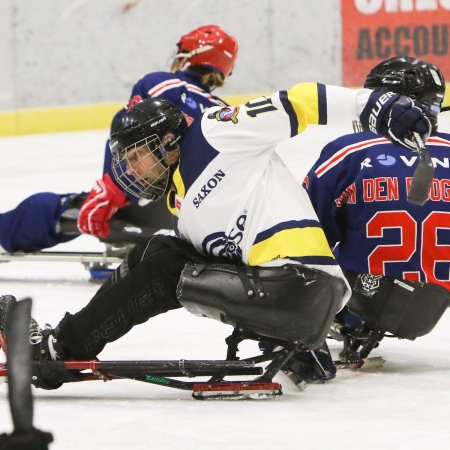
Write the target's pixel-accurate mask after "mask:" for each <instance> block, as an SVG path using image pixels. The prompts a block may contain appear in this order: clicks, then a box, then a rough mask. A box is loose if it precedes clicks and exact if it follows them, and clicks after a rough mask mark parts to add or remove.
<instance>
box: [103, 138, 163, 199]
mask: <svg viewBox="0 0 450 450" xmlns="http://www.w3.org/2000/svg"><path fill="white" fill-rule="evenodd" d="M165 156H167V152H166V150H165V148H164V146H163V145H162V143H161V140H160V139H159V137H158V136H157V135H156V134H153V135H151V136H149V137H148V138H145V139H142V140H141V141H139V142H136V143H134V144H131V145H129V146H128V147H126V148H125V149H123V151H121V152H117V153H115V154H114V156H113V161H112V171H113V173H114V177H115V178H116V180H117V182H118V183H119V184H120V185H121V186H122V188H123V189H125V190H126V191H127V192H129V193H130V194H132V195H134V196H137V197H141V198H145V199H148V200H152V201H156V200H159V199H160V198H161V197H162V196H163V195H164V194H165V193H166V191H167V189H168V187H169V182H170V167H169V166H168V165H167V164H166V163H165V162H164V157H165Z"/></svg>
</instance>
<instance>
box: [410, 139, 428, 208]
mask: <svg viewBox="0 0 450 450" xmlns="http://www.w3.org/2000/svg"><path fill="white" fill-rule="evenodd" d="M413 140H414V143H415V144H416V147H417V153H418V154H419V164H418V165H417V168H416V170H415V172H414V175H413V179H412V181H411V187H410V189H409V192H408V196H407V200H408V202H409V203H411V204H413V205H419V206H422V205H424V204H425V202H426V201H427V197H428V194H429V192H430V187H431V183H432V182H433V177H434V167H433V162H432V161H431V156H430V153H429V152H428V150H427V148H426V147H425V144H424V143H423V141H422V138H421V137H420V135H419V133H416V132H414V134H413Z"/></svg>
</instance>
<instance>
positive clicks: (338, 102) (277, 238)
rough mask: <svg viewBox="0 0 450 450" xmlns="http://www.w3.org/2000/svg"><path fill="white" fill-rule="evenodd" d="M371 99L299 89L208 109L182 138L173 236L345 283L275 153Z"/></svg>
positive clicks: (348, 116)
mask: <svg viewBox="0 0 450 450" xmlns="http://www.w3.org/2000/svg"><path fill="white" fill-rule="evenodd" d="M370 93H371V91H368V90H359V91H358V90H356V91H355V90H350V89H345V88H340V87H335V86H325V85H321V84H316V83H301V84H299V85H296V86H294V87H293V88H292V89H290V90H288V91H280V92H276V93H275V94H273V95H272V96H269V97H261V98H258V99H255V100H253V101H250V102H248V103H246V104H245V105H239V106H237V107H226V108H210V109H209V110H207V111H206V112H205V114H204V115H203V117H202V120H201V123H197V124H196V123H194V124H193V126H192V127H191V129H190V130H189V132H188V134H187V136H186V137H185V138H184V139H185V142H183V144H184V145H183V149H182V151H181V156H180V164H179V167H178V169H177V171H176V172H175V174H174V185H175V187H176V195H172V196H169V199H171V200H169V203H170V206H171V210H172V212H173V214H175V215H176V216H177V217H178V221H177V232H178V234H179V236H180V237H181V238H184V239H186V240H188V241H189V242H191V243H192V244H193V245H194V246H195V247H196V248H197V250H198V251H200V252H202V253H205V254H209V255H215V256H222V257H228V258H231V259H233V258H239V259H240V260H242V261H243V262H244V263H245V264H249V265H258V266H279V265H282V264H286V263H287V262H291V263H293V262H296V263H301V264H304V265H307V266H309V267H313V268H317V269H320V270H323V271H325V272H328V273H330V274H332V275H334V276H338V277H340V278H342V279H344V276H343V274H342V271H341V269H340V268H339V266H338V265H337V263H336V261H335V259H334V257H333V254H332V252H331V250H330V248H329V245H328V243H327V240H326V238H325V235H324V233H323V231H322V228H321V226H320V224H319V221H318V219H317V216H316V214H315V212H314V209H313V207H312V205H311V202H310V200H309V198H308V195H307V194H306V192H305V191H304V189H303V188H302V187H301V186H300V184H299V183H298V182H297V181H296V179H295V177H294V176H293V174H292V172H291V171H290V169H289V168H288V167H287V166H286V164H285V163H284V161H283V160H282V159H281V158H280V157H279V156H278V155H277V153H276V152H275V150H276V146H277V145H278V144H279V143H280V142H281V141H283V140H285V139H288V138H290V137H293V136H295V135H297V134H299V133H301V132H303V131H304V129H305V128H306V127H307V125H308V124H323V125H326V124H327V123H332V122H337V121H343V120H349V121H351V120H355V119H357V118H358V117H359V114H360V112H361V110H362V108H363V107H364V105H365V104H366V101H367V99H368V97H369V95H370ZM306 150H307V149H301V148H299V149H298V151H306Z"/></svg>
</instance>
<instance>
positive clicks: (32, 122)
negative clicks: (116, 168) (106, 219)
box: [0, 83, 450, 137]
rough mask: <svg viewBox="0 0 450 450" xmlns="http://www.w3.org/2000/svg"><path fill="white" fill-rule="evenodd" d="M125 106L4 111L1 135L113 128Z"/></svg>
mask: <svg viewBox="0 0 450 450" xmlns="http://www.w3.org/2000/svg"><path fill="white" fill-rule="evenodd" d="M447 86H448V83H447ZM262 95H267V93H266V94H239V95H224V96H222V98H223V100H225V101H226V102H227V103H229V104H230V105H238V104H241V103H246V102H247V101H249V100H252V99H254V98H258V97H261V96H262ZM123 105H124V103H123V102H120V103H119V102H117V103H100V104H95V105H76V106H59V107H48V108H29V109H18V110H14V111H0V137H1V136H19V135H24V134H37V133H55V132H60V131H82V130H98V129H105V128H109V127H110V125H111V120H112V118H113V117H114V115H115V114H116V113H117V111H119V110H120V109H121V108H122V107H123ZM443 106H450V95H447V96H446V99H445V101H444V105H443Z"/></svg>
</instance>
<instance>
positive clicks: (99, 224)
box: [78, 173, 130, 238]
mask: <svg viewBox="0 0 450 450" xmlns="http://www.w3.org/2000/svg"><path fill="white" fill-rule="evenodd" d="M129 203H130V201H129V200H127V198H126V196H125V194H124V193H123V192H122V191H121V190H120V189H119V188H118V187H117V186H116V185H115V184H114V182H113V181H112V180H111V177H110V176H109V175H108V174H107V173H106V174H105V175H104V176H103V178H102V179H101V180H97V181H96V182H95V185H94V187H93V188H92V191H91V192H90V194H89V195H88V196H87V198H86V200H85V201H84V203H83V204H82V205H81V208H80V214H79V215H78V229H79V230H80V231H81V232H82V233H86V234H90V235H92V236H98V237H101V238H105V237H106V236H108V234H109V232H110V231H111V227H110V225H109V221H110V219H111V217H112V215H113V214H114V213H115V212H116V211H117V209H118V208H120V207H122V206H125V205H128V204H129Z"/></svg>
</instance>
